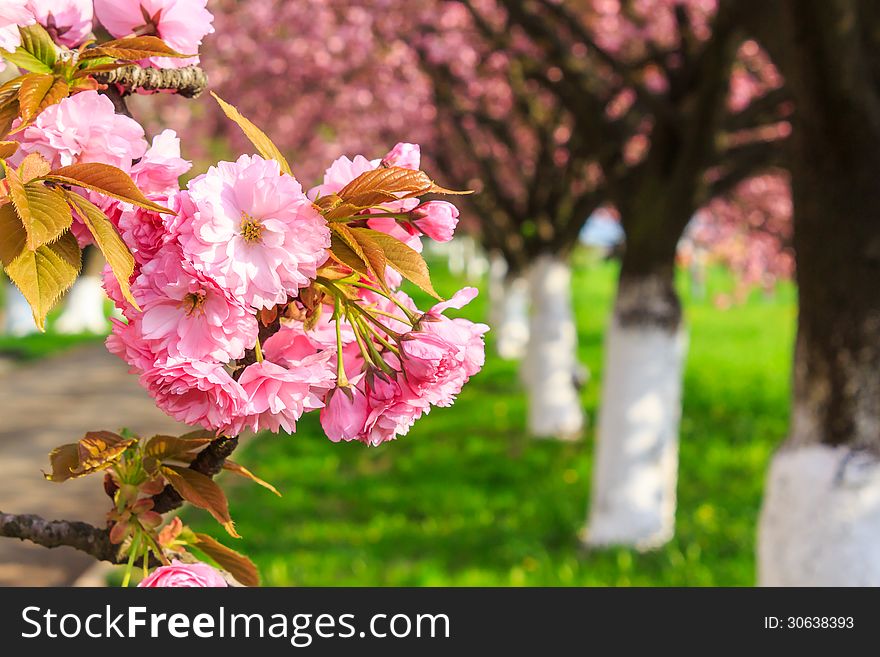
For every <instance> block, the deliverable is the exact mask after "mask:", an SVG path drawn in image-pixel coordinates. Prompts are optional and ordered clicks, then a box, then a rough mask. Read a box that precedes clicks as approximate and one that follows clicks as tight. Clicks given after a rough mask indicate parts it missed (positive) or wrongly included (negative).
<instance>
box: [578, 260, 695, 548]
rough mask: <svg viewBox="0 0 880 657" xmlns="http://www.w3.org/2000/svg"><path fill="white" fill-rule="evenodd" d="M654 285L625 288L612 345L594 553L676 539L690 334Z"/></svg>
mask: <svg viewBox="0 0 880 657" xmlns="http://www.w3.org/2000/svg"><path fill="white" fill-rule="evenodd" d="M669 293H670V290H669V286H668V285H665V284H664V283H662V282H661V281H659V280H655V279H653V278H652V277H645V278H642V279H635V280H633V279H628V280H624V279H622V280H621V283H620V286H619V288H618V298H617V302H616V304H615V312H614V314H613V317H612V319H611V323H610V326H609V328H608V332H607V335H606V338H605V365H604V370H603V373H604V380H603V382H602V399H601V406H600V408H599V423H598V424H599V426H598V437H597V441H596V448H595V461H594V466H593V488H592V497H591V506H590V513H589V521H588V527H587V533H586V537H585V542H586V544H587V545H589V546H591V547H601V546H608V545H627V546H634V547H637V548H641V549H647V548H652V547H656V546H658V545H662V544H663V543H665V542H666V541H668V540H669V539H671V538H672V536H673V533H674V531H675V502H676V495H675V489H676V484H677V480H678V428H679V420H680V418H681V391H682V374H683V369H684V363H685V356H686V353H687V342H688V340H687V331H686V329H685V327H684V324H683V322H681V319H680V308H679V307H678V305H677V298H673V299H672V306H673V307H672V308H670V303H671V302H670V297H669Z"/></svg>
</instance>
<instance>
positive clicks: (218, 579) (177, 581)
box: [138, 559, 229, 589]
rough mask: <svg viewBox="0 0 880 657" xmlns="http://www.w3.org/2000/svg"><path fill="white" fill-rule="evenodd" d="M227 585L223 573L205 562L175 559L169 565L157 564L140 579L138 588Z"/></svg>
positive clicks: (218, 586) (217, 586)
mask: <svg viewBox="0 0 880 657" xmlns="http://www.w3.org/2000/svg"><path fill="white" fill-rule="evenodd" d="M224 586H229V584H227V582H226V580H225V579H223V575H221V574H220V571H218V570H217V569H215V568H212V567H211V566H209V565H208V564H206V563H183V562H182V561H178V560H177V559H175V560H174V561H172V562H171V565H170V566H159V567H158V568H156V570H154V571H153V572H152V573H150V574H149V575H148V576H147V577H145V578H144V579H142V580H141V582H140V584H138V588H147V589H150V588H163V587H168V588H211V587H214V588H220V587H224Z"/></svg>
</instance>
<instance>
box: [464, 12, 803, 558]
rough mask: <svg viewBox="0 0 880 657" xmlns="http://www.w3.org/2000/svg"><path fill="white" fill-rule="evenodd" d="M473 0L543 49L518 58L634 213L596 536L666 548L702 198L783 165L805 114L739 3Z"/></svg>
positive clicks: (625, 213)
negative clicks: (791, 126) (691, 244)
mask: <svg viewBox="0 0 880 657" xmlns="http://www.w3.org/2000/svg"><path fill="white" fill-rule="evenodd" d="M463 4H465V5H467V6H468V7H469V8H470V10H471V12H472V14H473V15H474V17H475V21H476V22H477V24H478V25H480V26H481V29H482V31H483V33H484V34H485V35H486V38H489V39H492V40H494V42H495V43H498V44H501V45H507V46H508V47H513V45H514V44H515V43H519V42H521V41H522V40H525V42H526V43H527V44H529V46H530V47H531V48H533V49H534V50H533V53H537V56H535V55H534V54H533V56H532V57H531V58H530V57H528V56H527V55H525V54H523V55H521V56H520V57H519V58H518V61H520V62H521V65H522V66H524V67H526V70H527V71H528V72H529V75H530V76H531V78H532V79H534V80H536V81H538V82H539V83H540V85H541V87H542V88H543V89H545V90H547V91H548V92H549V93H551V94H553V95H554V96H555V98H557V99H558V100H559V102H560V103H561V105H562V107H563V108H564V109H565V110H567V111H568V112H569V113H570V115H571V116H572V117H574V119H575V122H574V124H573V126H572V128H571V129H572V132H573V134H575V135H579V136H580V138H581V139H585V140H587V143H588V144H589V146H588V148H590V149H592V153H593V156H594V158H595V161H596V163H597V164H598V172H599V175H598V181H599V188H600V189H599V194H600V196H601V198H602V200H604V201H606V202H609V203H610V204H611V205H612V206H613V207H614V208H615V210H616V211H617V213H618V214H619V216H620V220H621V224H622V227H623V229H624V232H625V234H626V250H625V253H624V256H623V262H622V267H621V273H620V279H619V284H618V292H617V299H616V302H615V309H614V315H613V318H612V321H611V324H610V327H609V331H608V333H607V336H606V342H605V367H604V372H605V380H604V382H603V393H602V402H601V406H600V415H599V427H598V433H599V435H598V441H597V454H596V469H595V472H594V482H593V495H592V508H591V514H590V523H589V528H588V535H587V541H588V543H590V544H591V545H606V544H615V543H622V544H630V545H637V546H642V547H649V546H652V545H657V544H659V543H662V542H664V541H665V540H668V538H669V537H670V536H671V535H672V531H673V521H674V511H675V484H676V473H677V451H678V419H679V416H680V409H681V379H682V370H683V363H684V358H685V353H686V344H687V336H686V330H685V326H684V323H683V318H682V313H681V304H680V301H679V299H678V295H677V293H676V291H675V288H674V285H673V272H674V266H675V258H676V250H677V246H678V243H679V240H680V238H681V236H682V234H683V232H684V230H685V228H686V227H687V226H688V224H689V222H690V221H691V219H692V217H693V216H694V214H695V213H696V211H697V210H698V209H699V208H700V207H702V206H704V205H705V204H706V203H707V202H709V201H710V200H711V199H714V198H717V197H720V196H724V195H727V194H728V193H730V192H731V191H732V190H734V189H736V188H737V186H738V185H739V184H740V183H741V182H742V181H743V180H744V179H746V178H748V177H749V176H751V175H753V174H754V173H757V172H760V171H761V170H762V169H763V168H765V167H768V166H771V165H773V164H774V163H775V162H776V161H777V157H778V148H777V147H778V144H779V142H780V140H781V139H782V138H784V137H785V135H786V134H787V123H786V121H785V117H786V115H787V113H788V112H789V111H790V107H788V105H787V104H786V103H785V102H784V101H785V97H784V92H782V91H779V85H780V78H779V75H778V74H777V73H776V71H775V69H774V68H773V67H772V65H771V64H770V62H769V60H768V59H767V58H766V56H765V55H764V54H763V52H762V51H761V50H760V48H757V46H756V44H755V43H754V42H749V41H748V39H747V38H746V36H745V34H744V33H743V31H742V30H741V28H740V21H739V15H738V11H739V10H738V9H737V8H736V6H735V4H734V3H728V2H720V3H715V2H713V1H697V0H694V1H692V2H691V1H688V2H685V1H670V2H666V1H660V0H656V1H639V2H636V1H632V2H579V3H564V4H563V3H558V2H552V1H549V0H548V1H546V2H544V1H538V0H523V1H511V2H505V3H492V2H478V1H477V0H473V1H467V2H463ZM493 12H497V13H499V14H500V15H501V16H502V17H503V18H502V19H501V21H500V22H498V21H497V20H496V21H495V22H493V20H492V16H493ZM524 47H526V46H521V48H524ZM562 264H563V265H564V262H563V263H562Z"/></svg>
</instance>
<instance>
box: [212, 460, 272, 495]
mask: <svg viewBox="0 0 880 657" xmlns="http://www.w3.org/2000/svg"><path fill="white" fill-rule="evenodd" d="M223 469H224V470H229V472H233V473H235V474H237V475H240V476H242V477H244V478H245V479H250V480H251V481H252V482H254V483H255V484H259V485H260V486H262V487H263V488H265V489H266V490H270V491H272V492H273V493H275V494H276V495H277V496H278V497H281V493H279V492H278V489H277V488H275V486H273V485H272V484H270V483H269V482H268V481H264V480H263V479H260V478H259V477H258V476H257V475H255V474H254V473H253V472H251V471H250V470H248V469H247V468H246V467H244V466H243V465H241V464H239V463H236V462H235V461H230V460H229V459H226V460H225V461H224V462H223Z"/></svg>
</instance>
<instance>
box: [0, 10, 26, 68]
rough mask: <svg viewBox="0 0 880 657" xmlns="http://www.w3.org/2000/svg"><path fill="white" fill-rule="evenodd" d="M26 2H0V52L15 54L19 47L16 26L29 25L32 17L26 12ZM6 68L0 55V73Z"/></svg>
mask: <svg viewBox="0 0 880 657" xmlns="http://www.w3.org/2000/svg"><path fill="white" fill-rule="evenodd" d="M27 4H28V0H3V2H0V50H5V51H7V52H15V49H16V48H18V46H20V45H21V36H20V35H19V33H18V26H19V25H21V26H24V25H30V24H31V23H33V22H34V17H33V15H32V14H31V12H30V11H29V10H28V6H27ZM5 68H6V63H5V62H4V61H3V57H2V53H0V71H2V70H3V69H5Z"/></svg>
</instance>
